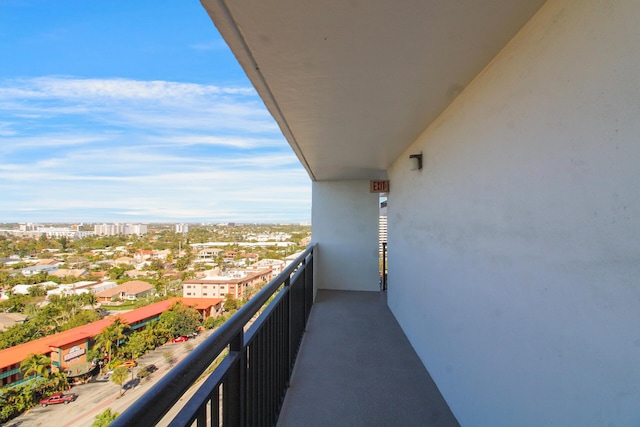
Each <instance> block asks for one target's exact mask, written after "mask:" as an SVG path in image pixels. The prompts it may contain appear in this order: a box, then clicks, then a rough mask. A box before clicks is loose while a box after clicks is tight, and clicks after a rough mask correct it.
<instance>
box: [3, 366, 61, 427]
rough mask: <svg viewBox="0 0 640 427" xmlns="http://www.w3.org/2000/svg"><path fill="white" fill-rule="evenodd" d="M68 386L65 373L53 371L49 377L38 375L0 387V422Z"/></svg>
mask: <svg viewBox="0 0 640 427" xmlns="http://www.w3.org/2000/svg"><path fill="white" fill-rule="evenodd" d="M68 388H69V382H68V381H67V377H66V375H64V374H62V373H55V374H52V375H51V376H50V377H49V378H43V377H38V378H36V379H35V380H29V381H26V382H24V383H22V384H20V385H17V386H7V387H4V388H2V389H0V423H5V422H7V421H8V420H10V419H11V418H13V417H16V416H18V415H20V414H21V413H22V412H24V411H26V410H27V409H29V408H32V407H34V406H35V405H37V404H38V401H39V400H40V399H42V398H43V397H47V396H49V395H51V394H52V393H55V392H59V391H64V390H67V389H68Z"/></svg>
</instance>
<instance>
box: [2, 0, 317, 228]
mask: <svg viewBox="0 0 640 427" xmlns="http://www.w3.org/2000/svg"><path fill="white" fill-rule="evenodd" d="M310 209H311V183H310V180H309V178H308V176H307V174H306V172H305V171H304V169H303V168H302V166H301V165H300V164H299V162H298V160H297V159H296V157H295V155H294V154H293V151H292V150H291V148H290V147H289V145H288V144H287V142H286V140H285V139H284V137H283V136H282V135H281V133H280V131H279V129H278V126H277V124H276V123H275V121H274V120H273V119H272V118H271V116H270V115H269V113H268V112H267V110H266V108H265V107H264V105H263V104H262V101H261V100H260V98H259V97H258V96H257V94H256V93H255V91H254V90H253V88H252V86H251V84H250V83H249V81H248V79H247V78H246V77H245V75H244V73H243V72H242V69H241V68H240V66H239V65H238V64H237V63H236V61H235V58H234V57H233V54H232V53H231V52H230V51H229V49H228V48H227V47H226V45H225V43H224V41H223V40H222V38H221V37H220V35H219V34H218V32H217V30H216V28H215V26H214V25H213V23H212V22H211V20H210V19H209V17H208V15H207V14H206V12H205V10H204V9H203V8H202V6H201V5H200V3H199V2H198V1H195V0H192V1H186V0H162V1H157V0H154V1H148V0H136V1H131V0H127V1H122V0H112V1H106V0H100V1H72V0H63V1H60V2H54V1H51V0H38V1H36V0H1V1H0V222H18V221H19V222H45V223H46V222H80V221H82V222H201V221H204V222H223V221H237V222H300V221H309V220H310V216H311V213H310Z"/></svg>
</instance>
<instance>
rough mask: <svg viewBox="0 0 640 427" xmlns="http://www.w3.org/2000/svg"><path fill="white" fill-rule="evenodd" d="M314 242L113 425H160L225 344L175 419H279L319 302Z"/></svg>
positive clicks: (255, 422) (227, 422) (184, 422)
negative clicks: (311, 315) (315, 286)
mask: <svg viewBox="0 0 640 427" xmlns="http://www.w3.org/2000/svg"><path fill="white" fill-rule="evenodd" d="M314 248H315V246H314V245H310V246H309V247H308V248H307V249H306V250H305V252H304V253H303V254H302V255H300V257H298V258H297V259H296V261H295V262H293V263H292V264H290V265H289V266H288V267H286V268H285V270H284V271H283V272H282V273H281V274H279V275H278V277H276V278H275V279H274V280H272V281H271V282H270V283H269V284H268V285H266V286H265V287H264V288H263V289H262V290H261V291H260V292H259V293H258V294H257V295H256V296H254V297H253V298H252V299H251V300H249V302H248V303H247V304H246V305H245V306H244V307H242V308H241V309H240V310H239V311H238V312H237V313H236V314H235V315H233V316H232V317H231V318H230V319H229V320H227V321H226V322H225V323H224V324H223V325H222V326H221V327H220V328H219V329H218V330H217V331H215V332H214V333H213V334H212V335H211V336H210V337H209V338H207V339H206V340H205V341H204V342H203V343H201V344H200V345H199V346H198V347H197V348H196V349H194V350H193V351H192V352H191V353H190V354H189V356H187V357H186V358H185V359H184V360H183V361H182V362H180V363H179V364H178V365H176V366H175V367H174V368H173V369H172V370H171V371H169V373H167V375H166V376H165V377H163V378H162V379H161V380H160V381H159V382H158V383H157V384H156V385H155V386H154V387H153V388H151V389H150V390H149V391H148V392H147V393H145V394H144V395H143V396H142V397H141V398H140V399H138V400H137V401H136V403H134V404H133V405H132V406H131V407H130V408H129V409H127V410H126V411H125V412H124V413H123V414H122V415H120V416H119V417H118V418H117V419H116V420H115V421H114V422H113V423H112V424H111V425H112V426H151V425H155V424H157V423H158V422H159V421H160V420H161V419H162V418H163V417H164V416H165V414H167V412H169V411H170V410H171V409H172V407H173V406H174V405H175V403H176V402H178V400H179V399H180V398H181V396H182V395H183V394H184V393H185V392H186V391H187V390H188V389H189V388H190V387H191V386H192V385H193V384H194V383H196V382H197V381H198V379H199V378H200V377H201V376H202V374H203V373H204V372H205V371H206V370H207V369H208V368H209V367H210V365H211V364H212V363H213V362H214V361H215V360H216V359H218V358H219V357H222V355H223V352H224V351H225V349H227V350H228V354H227V355H226V356H224V358H223V359H222V361H221V362H220V364H219V365H218V366H217V367H216V368H215V369H214V370H213V372H212V373H211V374H209V375H208V376H207V378H206V379H205V380H204V382H203V383H202V385H201V386H200V387H199V389H198V390H197V391H196V392H195V394H193V396H192V397H191V398H190V399H189V401H188V402H187V403H186V404H185V405H184V406H183V407H182V409H181V410H180V411H179V412H178V414H177V415H176V416H175V417H174V418H173V420H171V421H170V422H169V425H170V426H176V427H177V426H191V425H197V426H198V427H202V426H271V425H274V424H275V423H276V421H277V419H278V414H279V412H280V408H281V405H282V401H283V399H284V395H285V392H286V389H287V387H288V382H289V378H290V376H291V370H292V368H293V363H294V361H295V357H296V354H297V351H298V347H299V345H300V340H301V339H302V334H303V332H304V328H305V326H306V322H307V319H308V317H309V313H310V312H311V306H312V304H313V257H314ZM270 299H271V301H269V300H270ZM268 301H269V303H268V304H266V305H265V303H267V302H268ZM256 316H257V318H256ZM254 318H255V321H253V323H252V320H253V319H254Z"/></svg>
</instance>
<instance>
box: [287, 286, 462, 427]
mask: <svg viewBox="0 0 640 427" xmlns="http://www.w3.org/2000/svg"><path fill="white" fill-rule="evenodd" d="M277 425H278V426H281V427H294V426H295V427H299V426H307V427H308V426H323V427H324V426H332V427H338V426H350V427H352V426H447V427H448V426H459V424H458V421H457V420H456V419H455V417H454V416H453V414H452V413H451V410H450V409H449V406H448V405H447V403H446V401H445V400H444V399H443V397H442V395H441V394H440V391H439V390H438V388H437V387H436V385H435V383H434V382H433V380H432V379H431V376H430V375H429V373H428V372H427V370H426V369H425V368H424V365H423V364H422V362H421V361H420V359H418V356H417V355H416V353H415V351H414V350H413V347H411V344H409V341H408V340H407V338H406V336H405V335H404V333H403V332H402V330H401V329H400V326H399V325H398V323H397V322H396V320H395V318H394V317H393V315H392V314H391V311H390V310H389V308H388V307H387V305H386V294H385V293H383V292H348V291H326V290H321V291H318V294H317V297H316V302H315V304H314V306H313V309H312V311H311V316H310V318H309V323H308V325H307V330H306V332H305V334H304V338H303V342H302V346H301V348H300V352H299V354H298V359H297V362H296V365H295V368H294V372H293V376H292V378H291V386H290V388H289V389H288V391H287V394H286V396H285V400H284V404H283V408H282V411H281V413H280V418H279V420H278V424H277Z"/></svg>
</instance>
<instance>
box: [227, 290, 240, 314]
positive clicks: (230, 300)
mask: <svg viewBox="0 0 640 427" xmlns="http://www.w3.org/2000/svg"><path fill="white" fill-rule="evenodd" d="M238 307H240V303H239V302H238V300H237V299H235V298H234V297H233V296H231V295H230V294H227V296H226V297H225V300H224V304H223V308H224V310H225V311H232V310H237V309H238Z"/></svg>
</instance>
